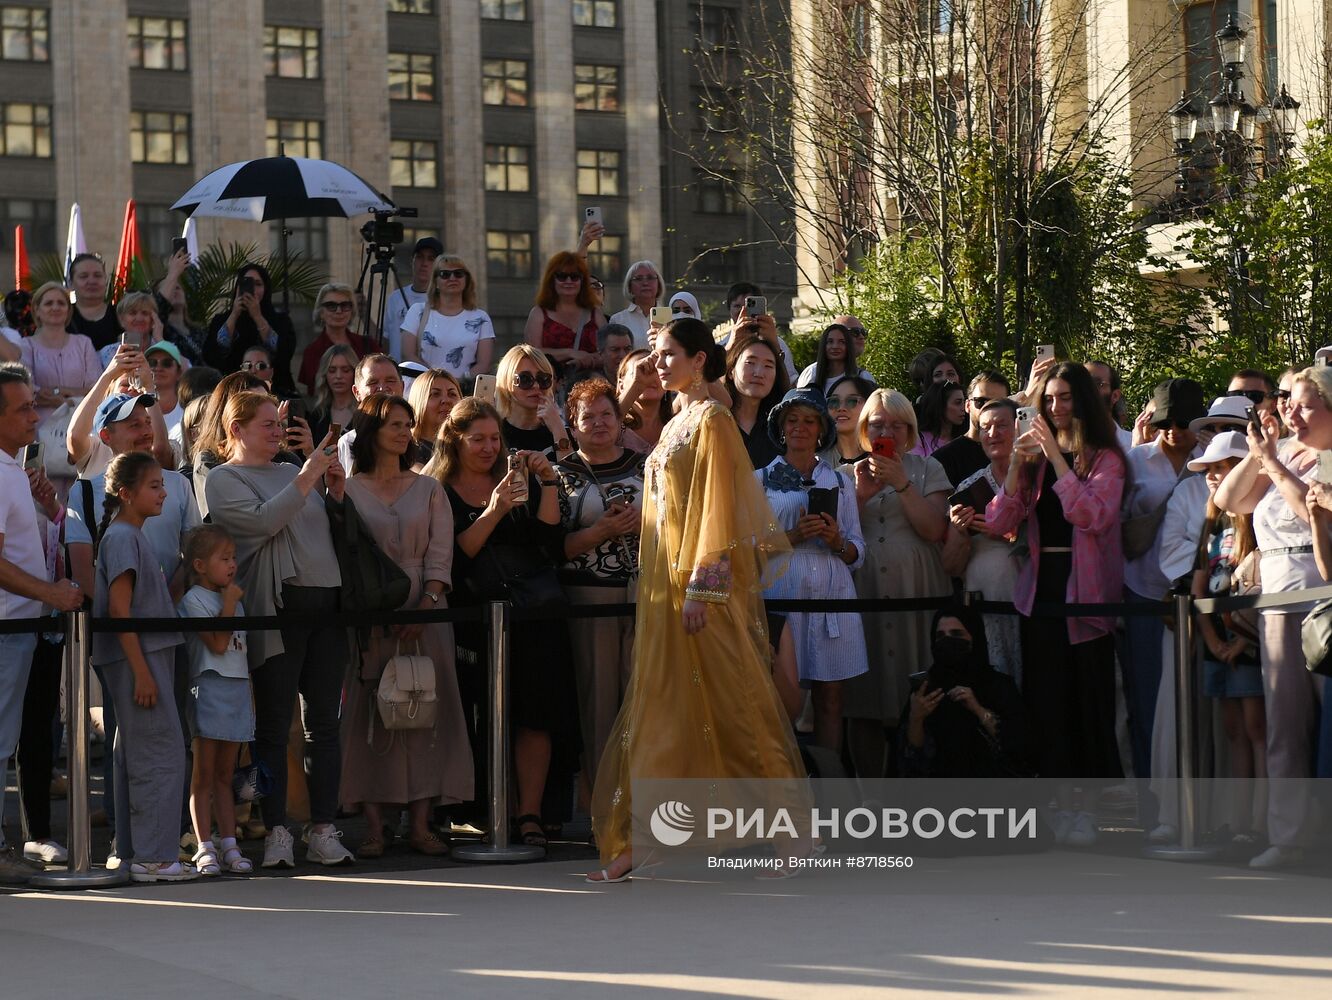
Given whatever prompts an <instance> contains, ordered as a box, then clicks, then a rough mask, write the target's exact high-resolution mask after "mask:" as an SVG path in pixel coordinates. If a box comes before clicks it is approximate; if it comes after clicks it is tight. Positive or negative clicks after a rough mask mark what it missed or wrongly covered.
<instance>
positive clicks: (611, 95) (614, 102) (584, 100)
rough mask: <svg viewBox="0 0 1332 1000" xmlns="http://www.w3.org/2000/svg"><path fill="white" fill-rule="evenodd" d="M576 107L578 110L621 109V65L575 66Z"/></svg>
mask: <svg viewBox="0 0 1332 1000" xmlns="http://www.w3.org/2000/svg"><path fill="white" fill-rule="evenodd" d="M574 109H575V110H576V111H619V110H620V67H619V66H594V65H592V64H590V63H577V64H576V65H575V66H574Z"/></svg>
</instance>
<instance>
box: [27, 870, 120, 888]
mask: <svg viewBox="0 0 1332 1000" xmlns="http://www.w3.org/2000/svg"><path fill="white" fill-rule="evenodd" d="M129 880H130V877H129V866H128V865H126V866H125V870H124V871H121V870H119V869H106V868H93V869H91V870H90V871H86V872H70V871H64V872H43V873H42V874H40V875H34V876H33V877H32V878H30V879H29V880H28V888H30V889H110V888H113V887H114V886H118V885H128V884H129Z"/></svg>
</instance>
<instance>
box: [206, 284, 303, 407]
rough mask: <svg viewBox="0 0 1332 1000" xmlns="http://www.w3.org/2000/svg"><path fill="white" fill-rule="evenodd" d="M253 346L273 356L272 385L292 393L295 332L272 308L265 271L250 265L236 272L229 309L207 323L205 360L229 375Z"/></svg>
mask: <svg viewBox="0 0 1332 1000" xmlns="http://www.w3.org/2000/svg"><path fill="white" fill-rule="evenodd" d="M255 345H259V346H261V347H264V348H266V349H267V350H268V352H269V354H270V355H271V357H272V361H273V369H274V371H273V374H272V384H273V386H274V387H275V388H277V389H279V390H281V391H282V392H283V393H285V394H288V395H291V394H294V393H295V391H296V385H295V383H294V382H293V381H292V377H291V359H292V355H293V354H294V353H295V351H296V332H295V331H294V330H293V329H292V325H291V319H290V318H289V317H287V316H284V315H282V314H281V313H279V312H278V311H277V309H276V308H275V307H274V306H273V279H272V278H270V277H269V275H268V271H267V270H266V269H265V268H264V267H263V266H262V265H260V264H254V263H249V264H242V265H241V267H240V269H239V270H238V271H237V272H236V288H235V291H234V292H233V294H232V302H231V308H230V309H229V310H228V311H227V312H220V313H218V314H217V315H216V316H214V317H213V318H212V320H211V321H210V322H209V324H208V339H207V340H206V341H205V342H204V360H205V361H207V362H208V363H209V364H210V365H212V366H213V367H214V368H216V369H217V370H218V371H220V372H222V373H223V374H224V375H229V374H231V373H232V372H235V371H240V367H241V360H242V359H243V358H244V357H245V352H246V351H247V350H249V349H250V348H251V347H253V346H255ZM265 381H268V380H267V379H265Z"/></svg>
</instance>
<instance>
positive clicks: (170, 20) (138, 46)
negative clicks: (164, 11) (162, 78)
mask: <svg viewBox="0 0 1332 1000" xmlns="http://www.w3.org/2000/svg"><path fill="white" fill-rule="evenodd" d="M149 21H160V22H162V23H163V24H164V25H165V27H166V32H167V33H166V34H165V35H146V34H144V25H145V23H146V22H149ZM136 25H137V28H138V30H137V31H135V27H136ZM177 26H179V28H180V35H179V36H177V35H176V33H175V32H176V27H177ZM145 39H152V40H153V41H160V42H163V43H164V45H165V49H166V53H167V61H168V62H169V63H170V65H168V66H149V65H147V64H146V60H145V58H144V56H145V54H146V52H147V49H146V47H145V46H144V41H145ZM125 43H126V45H127V46H128V50H129V51H128V53H127V54H128V58H129V65H130V69H142V70H147V71H148V72H150V73H184V72H187V71H188V70H189V68H190V26H189V21H188V20H187V19H186V18H183V17H157V16H152V15H148V16H143V15H138V14H134V15H131V16H130V17H128V18H126V19H125ZM177 46H179V49H178V48H177ZM136 53H137V57H136ZM177 55H179V56H180V59H179V65H177V59H176V56H177Z"/></svg>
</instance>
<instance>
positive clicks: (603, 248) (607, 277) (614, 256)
mask: <svg viewBox="0 0 1332 1000" xmlns="http://www.w3.org/2000/svg"><path fill="white" fill-rule="evenodd" d="M612 240H613V241H614V245H615V249H614V250H612V249H610V245H611V244H610V242H609V241H612ZM624 242H625V235H624V234H623V233H606V234H604V235H603V236H602V237H601V239H599V240H598V241H597V242H596V243H593V244H592V245H591V246H590V247H588V248H587V269H588V270H589V271H590V272H591V273H593V274H595V275H596V276H597V277H599V278H600V279H601V280H602V281H603V282H606V283H608V284H613V283H614V282H615V279H616V278H617V277H619V276H620V275H621V274H623V273H624Z"/></svg>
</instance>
